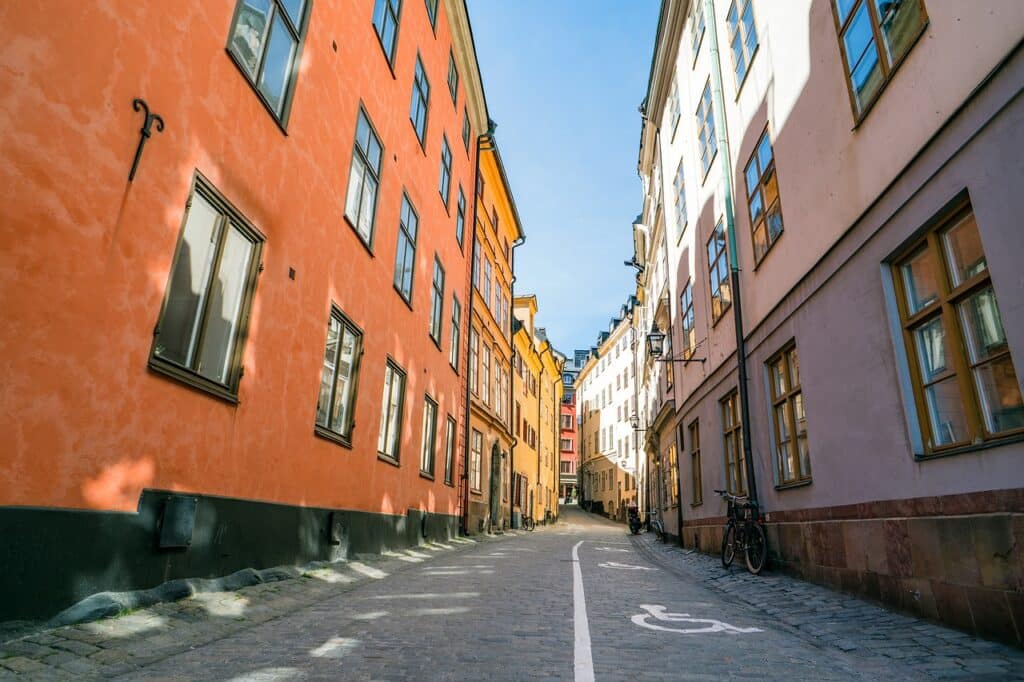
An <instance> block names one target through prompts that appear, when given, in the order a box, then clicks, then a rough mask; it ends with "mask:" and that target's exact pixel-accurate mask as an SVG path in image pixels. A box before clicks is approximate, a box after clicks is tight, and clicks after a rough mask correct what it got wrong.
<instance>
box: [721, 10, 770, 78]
mask: <svg viewBox="0 0 1024 682" xmlns="http://www.w3.org/2000/svg"><path fill="white" fill-rule="evenodd" d="M738 1H739V2H741V3H743V8H742V9H740V8H738V7H737V6H736V3H737V0H732V3H730V5H729V9H728V11H726V13H725V26H726V32H727V33H728V36H729V48H728V49H729V54H730V55H731V56H732V75H733V78H734V79H735V83H736V96H737V97H739V94H740V90H742V89H743V84H744V83H746V82H747V76H748V75H749V74H750V65H751V64H752V63H753V62H754V57H756V56H757V50H758V48H759V47H760V46H761V39H760V37H759V36H758V34H757V19H756V18H755V17H754V0H738ZM748 9H749V10H750V15H751V16H750V23H751V24H752V25H753V26H754V38H755V39H756V40H757V44H755V45H754V49H752V50H751V51H750V54H747V40H748V39H749V37H750V34H748V33H747V32H746V28H745V27H744V26H743V14H744V13H745V12H746V11H747V10H748ZM734 11H735V13H736V24H735V25H733V24H732V23H731V22H730V21H729V15H730V14H731V13H733V12H734ZM737 34H739V38H740V51H741V52H742V53H743V59H744V63H743V75H742V76H740V74H739V73H738V72H737V68H738V67H739V64H738V63H737V62H736V52H735V51H734V50H733V49H732V44H733V41H734V40H735V39H736V37H737Z"/></svg>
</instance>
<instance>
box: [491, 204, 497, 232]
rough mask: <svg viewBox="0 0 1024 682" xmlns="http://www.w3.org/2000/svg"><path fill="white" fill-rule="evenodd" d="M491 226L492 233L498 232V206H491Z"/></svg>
mask: <svg viewBox="0 0 1024 682" xmlns="http://www.w3.org/2000/svg"><path fill="white" fill-rule="evenodd" d="M491 227H493V228H494V234H498V207H497V206H491Z"/></svg>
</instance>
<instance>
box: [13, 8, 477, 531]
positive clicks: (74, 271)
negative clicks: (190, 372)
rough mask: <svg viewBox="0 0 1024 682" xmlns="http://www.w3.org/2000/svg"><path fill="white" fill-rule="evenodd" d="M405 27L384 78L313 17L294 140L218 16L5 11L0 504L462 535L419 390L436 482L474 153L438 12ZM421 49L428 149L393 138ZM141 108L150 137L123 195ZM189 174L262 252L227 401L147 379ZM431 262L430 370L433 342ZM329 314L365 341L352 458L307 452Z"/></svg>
mask: <svg viewBox="0 0 1024 682" xmlns="http://www.w3.org/2000/svg"><path fill="white" fill-rule="evenodd" d="M405 5H406V6H405V7H403V8H402V14H401V28H400V30H399V32H398V45H397V51H396V59H395V64H394V74H392V71H391V69H390V68H389V66H388V64H387V61H386V60H385V57H384V55H383V52H382V50H381V48H380V44H379V42H378V39H377V36H376V34H375V32H374V29H373V26H372V23H371V14H372V11H373V2H372V1H371V0H359V1H358V2H346V3H335V2H328V1H327V0H314V3H313V6H312V10H311V13H310V17H309V25H308V32H307V35H306V39H305V45H304V48H303V50H302V55H301V64H300V67H299V68H300V73H299V75H298V78H297V81H296V84H295V91H294V98H293V101H292V107H291V116H290V120H289V122H288V126H287V134H285V133H284V132H283V131H282V130H281V128H280V127H279V126H278V124H277V123H276V122H275V121H274V120H273V118H271V116H270V115H269V114H268V112H267V111H266V109H264V107H263V106H262V104H261V102H260V100H259V99H258V98H257V96H256V94H255V92H254V91H253V89H252V87H251V86H250V84H249V82H248V80H247V79H246V78H245V76H244V75H243V74H242V72H241V71H240V70H239V69H238V68H237V67H236V66H235V64H234V62H233V61H232V59H231V58H230V56H229V55H228V54H227V52H226V50H225V44H226V42H227V36H228V31H229V28H230V23H231V19H232V13H233V11H234V3H233V2H219V3H216V2H208V3H200V2H190V3H170V4H168V3H133V2H128V1H127V0H121V1H116V2H105V3H92V2H89V3H72V2H59V3H56V5H55V4H54V3H42V4H36V3H21V2H19V3H6V4H4V5H3V6H0V157H2V158H3V163H2V164H0V196H2V200H0V212H2V219H0V310H2V311H3V319H4V322H3V324H2V325H0V358H2V360H0V363H2V369H0V376H2V380H0V433H2V434H3V436H2V440H0V505H32V506H53V507H69V508H89V509H110V510H132V509H134V508H135V506H136V504H137V501H138V498H139V493H140V491H141V490H142V489H143V488H145V487H150V488H163V489H175V490H182V491H190V492H198V493H206V494H213V495H223V496H231V497H238V498H246V499H258V500H268V501H276V502H283V503H288V504H301V505H310V506H313V505H315V506H326V507H338V508H351V509H361V510H367V511H382V512H394V513H404V511H405V510H406V508H409V507H415V508H420V509H425V510H429V511H436V512H440V513H450V514H455V513H457V506H458V501H457V494H456V490H455V489H454V488H452V487H449V486H445V485H444V484H443V482H442V479H443V476H442V475H438V476H437V477H436V481H429V480H427V479H424V478H421V477H420V475H419V471H418V470H419V450H420V433H421V429H422V412H423V397H424V392H429V393H430V394H431V395H432V396H433V397H434V398H435V399H436V400H437V402H438V404H439V409H438V436H437V444H438V451H437V460H436V461H437V467H438V471H439V472H440V471H442V470H443V469H442V468H443V462H444V435H445V433H444V429H445V427H444V424H445V418H446V417H447V416H448V415H449V414H451V415H452V416H454V417H455V418H456V420H457V421H458V424H459V429H458V433H459V435H460V437H461V433H462V424H463V407H464V406H463V401H464V399H463V389H462V388H460V381H461V379H460V375H459V374H457V373H456V372H455V371H453V370H452V369H451V368H450V367H449V366H448V344H449V343H450V338H451V337H450V329H449V326H450V322H449V320H450V316H451V296H452V292H453V291H456V292H457V293H458V296H459V300H460V301H461V302H462V303H463V306H464V309H465V302H466V300H467V298H466V293H467V281H468V250H469V249H468V246H467V248H466V252H467V253H465V254H464V253H463V251H462V250H461V249H460V248H459V245H458V243H457V241H456V239H455V189H454V188H456V187H457V186H458V183H459V182H461V183H462V186H463V187H464V188H466V189H467V190H468V191H469V192H472V188H473V187H474V182H473V172H474V162H475V160H474V158H473V155H474V154H475V145H472V146H471V151H470V152H469V153H467V152H466V150H465V149H464V147H463V145H462V140H461V129H462V112H463V107H464V104H465V91H464V89H463V88H462V86H461V85H460V89H459V93H458V104H457V107H456V106H453V104H452V101H451V98H450V97H449V95H448V90H447V86H446V83H445V80H446V75H447V71H448V55H449V49H450V46H451V37H450V32H449V29H448V24H447V16H446V8H445V6H444V3H441V8H440V10H439V13H440V15H439V18H438V22H437V30H436V35H435V32H434V31H432V30H431V27H430V24H429V22H428V18H427V15H426V10H425V9H424V6H423V3H415V2H409V3H405ZM100 37H102V40H99V39H98V38H100ZM417 52H419V54H420V55H421V58H422V60H423V62H424V65H425V67H426V69H427V72H428V77H429V79H430V83H431V87H432V91H431V100H430V115H429V123H428V130H427V141H426V145H425V147H426V150H425V151H424V150H422V149H421V148H420V145H419V143H418V141H417V139H416V137H415V133H414V130H413V128H412V125H411V124H410V122H409V104H410V93H411V87H412V80H413V71H414V67H415V60H416V56H417ZM134 97H142V98H144V99H145V100H146V101H147V102H148V103H149V106H150V107H151V109H152V110H153V111H154V112H157V113H159V114H160V115H161V116H162V117H163V119H164V120H165V121H166V129H165V130H164V131H163V132H162V133H154V136H153V138H152V139H150V140H149V142H148V143H147V144H146V147H145V151H144V153H143V156H142V161H141V164H140V166H139V170H138V174H137V176H136V178H135V181H134V182H133V183H131V184H129V183H128V182H127V176H128V170H129V168H130V166H131V162H132V158H133V155H134V152H135V148H136V144H137V143H138V140H139V128H140V126H141V123H142V115H141V114H139V113H136V112H134V111H133V110H132V107H131V103H132V99H133V98H134ZM360 102H362V103H363V106H364V107H365V108H366V110H367V112H368V113H369V116H370V118H371V119H372V121H373V124H374V126H375V127H376V129H377V131H378V133H379V134H380V137H381V141H382V143H383V145H384V159H383V166H382V171H381V186H380V190H379V198H378V207H377V213H376V223H375V224H376V233H375V239H374V244H373V249H372V251H373V253H370V252H368V250H367V249H366V248H364V247H363V245H362V243H361V242H360V241H359V239H358V237H357V235H356V234H355V232H354V231H353V229H352V228H350V227H349V226H348V224H347V223H346V222H345V220H344V218H343V217H342V216H343V212H344V202H345V191H346V185H347V178H348V172H349V164H350V161H351V158H352V144H353V138H354V128H355V121H356V116H357V112H358V107H359V104H360ZM442 131H443V132H445V133H446V134H447V137H448V140H449V143H450V145H451V148H452V156H453V170H452V172H453V180H452V187H453V190H452V199H451V201H450V206H451V212H450V214H449V212H448V211H446V209H445V206H444V205H443V202H442V200H441V199H440V197H439V194H438V190H437V186H438V169H439V158H440V147H441V135H442ZM476 132H477V131H476V130H473V139H474V140H475V136H476ZM196 171H199V172H201V173H202V174H203V175H205V176H206V177H207V178H208V179H210V180H211V181H212V183H213V184H214V185H215V186H216V187H217V189H218V190H219V191H220V192H221V193H222V194H223V196H224V197H225V198H226V199H227V200H228V201H230V202H231V203H232V204H233V205H234V206H235V207H236V208H237V209H238V210H239V211H240V212H241V213H243V214H244V215H245V216H246V217H247V218H248V219H249V220H250V221H251V222H252V223H253V224H254V225H255V226H256V227H257V228H258V229H259V230H260V231H261V232H262V233H263V234H264V235H265V236H266V242H265V244H264V247H263V264H264V267H265V270H264V271H263V273H262V274H261V275H260V277H259V281H258V284H257V286H256V291H255V297H254V303H253V309H252V315H251V320H250V325H249V330H248V340H247V342H246V345H245V349H244V359H243V365H244V367H245V375H244V378H243V379H242V381H241V385H240V389H239V404H238V405H231V404H228V403H226V402H224V401H222V400H219V399H217V398H214V397H212V396H209V395H207V394H205V393H202V392H200V391H197V390H194V389H191V388H188V387H186V386H185V385H183V384H181V383H179V382H177V381H176V380H173V379H170V378H167V377H164V376H160V375H157V374H154V373H153V372H151V371H149V370H148V369H147V360H148V357H149V352H150V344H151V341H152V333H153V328H154V325H155V323H156V321H157V318H158V316H159V313H160V307H161V301H162V299H163V295H164V290H165V287H166V285H167V281H168V272H169V269H170V266H171V260H172V258H173V254H174V250H175V245H176V243H177V241H178V237H179V233H180V229H181V223H182V217H183V213H184V207H185V201H186V198H187V196H188V194H189V191H190V187H191V183H192V178H193V175H194V173H195V172H196ZM403 188H404V190H405V191H406V192H407V193H408V194H409V196H410V197H411V199H412V201H413V203H414V204H415V207H416V209H417V211H418V212H419V217H420V223H419V224H420V234H419V238H418V241H417V252H416V270H415V283H414V291H413V303H412V306H411V309H410V307H409V306H407V305H406V304H405V303H404V301H402V299H401V298H400V297H399V295H398V294H397V293H396V292H395V290H394V289H393V288H392V277H393V271H394V258H395V248H396V234H397V229H398V213H399V209H400V201H401V192H402V190H403ZM469 201H471V197H468V198H467V202H469ZM467 222H468V221H467ZM469 229H471V228H469V227H467V232H468V230H469ZM467 241H468V240H467ZM435 252H436V253H437V254H438V256H439V257H440V259H441V261H442V262H443V264H444V266H445V269H446V274H447V280H446V289H445V306H444V316H443V317H444V330H443V335H442V344H441V349H440V350H439V349H438V348H437V347H436V346H435V345H434V343H433V342H432V341H431V339H430V338H429V336H428V318H429V311H430V278H431V274H432V270H433V260H434V255H435ZM289 268H294V269H295V271H296V277H295V279H294V281H293V280H291V279H290V278H289V276H288V272H289ZM332 302H334V303H335V304H337V305H338V306H339V307H340V308H341V309H342V310H344V312H345V313H346V314H347V315H348V316H349V317H350V318H351V319H352V320H353V321H354V322H355V323H356V324H357V325H359V326H360V327H361V328H362V329H363V331H364V339H363V340H364V347H365V355H364V356H363V358H362V363H361V370H360V376H359V383H358V395H357V402H356V407H355V430H354V434H353V447H352V449H347V448H344V447H342V446H340V445H337V444H335V443H333V442H329V441H326V440H323V439H321V438H318V437H316V436H314V434H313V426H314V419H315V411H316V401H317V390H318V386H319V380H320V371H321V362H322V357H323V350H324V342H325V338H326V325H327V320H328V314H329V310H330V306H331V303H332ZM463 315H464V317H463V319H464V320H465V312H464V314H463ZM466 336H467V334H466V331H465V326H464V327H463V340H465V338H466ZM386 355H390V356H391V357H393V358H394V359H395V360H396V361H397V362H398V363H399V364H400V365H402V366H403V367H404V368H405V370H406V371H407V372H408V381H407V386H406V400H405V412H404V417H403V423H402V445H401V457H402V465H401V467H399V468H396V467H395V466H393V465H391V464H388V463H386V462H383V461H381V460H378V458H377V455H376V443H377V433H378V428H379V413H380V403H381V391H382V382H383V375H384V366H385V357H386ZM461 357H462V363H463V364H464V363H465V357H466V352H465V349H463V352H462V353H461ZM463 374H464V372H463ZM461 451H462V450H461V443H460V447H459V455H458V458H459V459H461ZM461 466H462V463H461V461H457V471H461ZM456 480H458V477H456Z"/></svg>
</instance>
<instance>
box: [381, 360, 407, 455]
mask: <svg viewBox="0 0 1024 682" xmlns="http://www.w3.org/2000/svg"><path fill="white" fill-rule="evenodd" d="M387 368H391V372H392V374H393V376H396V377H398V379H399V380H400V381H401V382H402V388H401V392H400V394H399V400H398V409H397V410H396V411H395V428H396V429H398V430H397V432H396V433H395V452H394V454H390V453H387V452H384V451H383V450H381V449H380V431H378V433H377V458H378V459H382V460H384V461H386V462H388V463H390V464H394V465H396V466H397V465H399V464H400V463H401V461H402V417H403V416H404V413H405V390H406V379H408V374H406V371H405V370H404V369H402V366H401V365H399V364H398V363H397V362H395V361H394V360H393V359H392V358H391V356H388V357H387V360H386V362H385V370H384V388H387V387H388V383H387V376H388V375H387ZM389 393H390V391H389ZM381 400H382V402H383V396H382V398H381ZM380 418H381V427H382V428H384V429H385V431H384V444H385V446H386V445H387V434H388V432H389V431H390V426H391V423H390V419H389V418H388V410H387V408H385V409H384V410H383V412H382V413H381V415H380Z"/></svg>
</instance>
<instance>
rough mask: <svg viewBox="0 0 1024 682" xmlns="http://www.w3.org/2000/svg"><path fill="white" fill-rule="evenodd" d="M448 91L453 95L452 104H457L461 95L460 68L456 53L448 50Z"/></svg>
mask: <svg viewBox="0 0 1024 682" xmlns="http://www.w3.org/2000/svg"><path fill="white" fill-rule="evenodd" d="M448 92H449V93H451V96H452V104H455V102H456V100H458V96H459V69H458V67H457V66H455V55H454V54H453V53H452V52H451V51H450V50H449V52H448Z"/></svg>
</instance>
